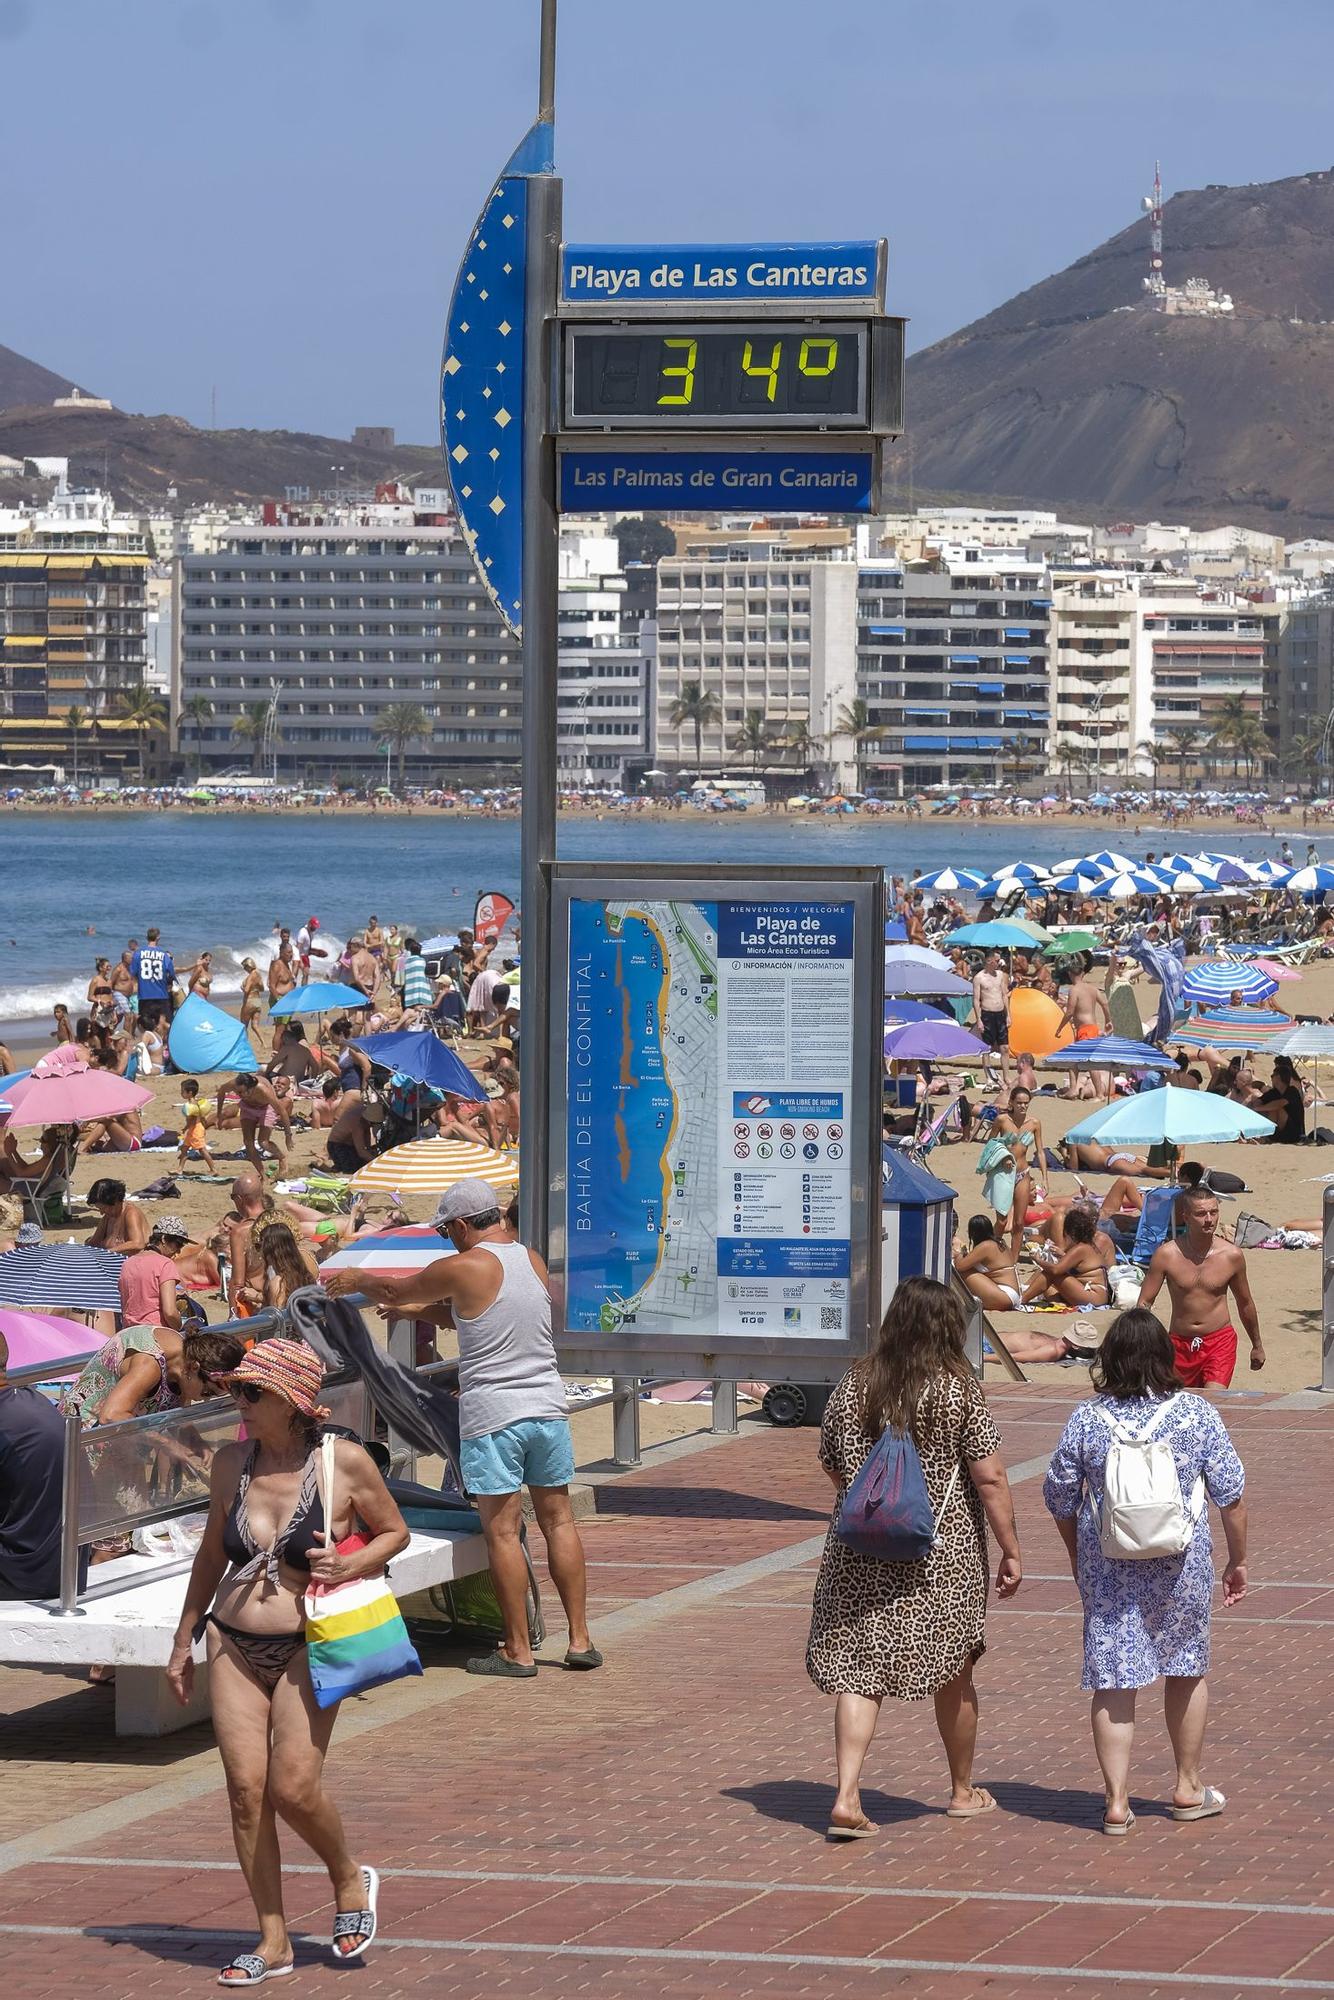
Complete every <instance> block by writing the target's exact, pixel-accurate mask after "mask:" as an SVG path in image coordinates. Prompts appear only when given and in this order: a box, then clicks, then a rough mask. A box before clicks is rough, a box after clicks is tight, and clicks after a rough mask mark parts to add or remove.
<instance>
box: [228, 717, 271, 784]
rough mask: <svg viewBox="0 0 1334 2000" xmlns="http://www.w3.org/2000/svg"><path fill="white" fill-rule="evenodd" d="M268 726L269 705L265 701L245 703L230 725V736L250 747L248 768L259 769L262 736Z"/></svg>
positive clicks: (261, 753) (262, 751)
mask: <svg viewBox="0 0 1334 2000" xmlns="http://www.w3.org/2000/svg"><path fill="white" fill-rule="evenodd" d="M268 726H269V704H268V702H266V701H251V702H247V703H246V705H245V707H244V708H243V709H242V710H241V713H240V714H239V715H238V716H237V718H236V720H235V722H234V723H233V724H232V735H233V736H234V737H235V738H236V740H237V742H238V743H248V744H249V745H250V768H251V770H252V771H257V770H258V769H259V764H260V759H261V757H262V756H263V755H264V736H265V732H266V731H267V729H268Z"/></svg>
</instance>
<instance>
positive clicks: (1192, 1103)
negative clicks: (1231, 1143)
mask: <svg viewBox="0 0 1334 2000" xmlns="http://www.w3.org/2000/svg"><path fill="white" fill-rule="evenodd" d="M1273 1131H1274V1126H1273V1124H1272V1122H1271V1121H1270V1120H1269V1119H1268V1118H1261V1117H1260V1115H1259V1113H1258V1112H1255V1111H1248V1110H1247V1109H1246V1107H1245V1105H1244V1104H1233V1103H1232V1102H1231V1101H1230V1099H1228V1098H1226V1097H1215V1096H1214V1095H1213V1093H1212V1092H1211V1091H1207V1090H1177V1089H1175V1088H1174V1087H1173V1086H1172V1085H1171V1084H1170V1083H1169V1084H1167V1085H1165V1086H1164V1088H1163V1089H1162V1090H1149V1091H1144V1092H1142V1093H1141V1094H1140V1095H1139V1096H1138V1097H1125V1098H1122V1100H1121V1102H1120V1103H1119V1104H1111V1105H1108V1106H1107V1108H1106V1109H1105V1110H1103V1111H1095V1112H1094V1113H1093V1115H1092V1117H1091V1118H1085V1119H1083V1120H1082V1121H1081V1122H1080V1123H1079V1124H1078V1125H1072V1126H1071V1127H1070V1130H1069V1131H1068V1132H1067V1133H1066V1135H1065V1136H1066V1138H1067V1139H1068V1140H1073V1141H1074V1142H1075V1143H1076V1144H1078V1143H1080V1142H1081V1141H1083V1140H1085V1139H1096V1140H1097V1141H1098V1143H1099V1144H1100V1145H1103V1146H1111V1145H1118V1146H1161V1145H1163V1144H1169V1145H1174V1146H1213V1145H1222V1144H1223V1143H1224V1142H1225V1141H1227V1140H1229V1139H1268V1138H1270V1137H1271V1136H1272V1135H1273Z"/></svg>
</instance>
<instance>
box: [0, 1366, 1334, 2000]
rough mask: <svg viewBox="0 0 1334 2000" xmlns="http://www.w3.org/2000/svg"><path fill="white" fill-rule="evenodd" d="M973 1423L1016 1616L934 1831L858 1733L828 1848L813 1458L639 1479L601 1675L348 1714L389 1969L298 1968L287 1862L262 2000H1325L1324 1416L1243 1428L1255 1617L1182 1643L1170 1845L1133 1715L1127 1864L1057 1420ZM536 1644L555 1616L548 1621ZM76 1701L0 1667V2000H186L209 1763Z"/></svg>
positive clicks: (1328, 1986) (1157, 1740) (1013, 1414)
mask: <svg viewBox="0 0 1334 2000" xmlns="http://www.w3.org/2000/svg"><path fill="white" fill-rule="evenodd" d="M989 1393H990V1394H991V1396H992V1400H993V1404H994V1407H995V1408H996V1411H997V1414H998V1417H999V1420H1000V1423H1001V1426H1002V1430H1003V1433H1004V1438H1005V1452H1006V1458H1007V1461H1008V1463H1009V1464H1010V1466H1011V1469H1012V1475H1013V1476H1014V1477H1015V1479H1016V1499H1017V1501H1018V1506H1019V1516H1020V1528H1021V1534H1022V1538H1023V1546H1024V1558H1025V1565H1026V1570H1027V1580H1026V1582H1025V1585H1024V1587H1023V1589H1022V1591H1021V1592H1020V1594H1019V1596H1018V1598H1017V1599H1016V1600H1015V1602H1014V1604H1013V1605H1012V1606H1011V1607H1007V1608H1003V1609H998V1610H995V1611H993V1613H992V1617H991V1620H990V1624H989V1638H990V1647H989V1651H988V1654H987V1657H986V1659H985V1660H984V1661H983V1663H982V1665H981V1667H980V1669H979V1686H980V1689H981V1695H982V1702H983V1715H982V1736H981V1754H980V1757H979V1763H978V1773H977V1775H978V1777H979V1780H980V1781H982V1782H984V1783H986V1784H988V1785H989V1786H990V1787H991V1788H992V1790H993V1791H994V1792H995V1793H996V1795H997V1798H998V1799H999V1801H1000V1803H1001V1805H1002V1807H1003V1811H1002V1812H1001V1813H999V1814H997V1815H996V1816H995V1818H993V1819H989V1820H984V1821H980V1822H974V1823H967V1822H964V1823H960V1822H955V1821H951V1820H947V1819H946V1818H945V1817H944V1814H943V1812H942V1810H941V1808H942V1806H943V1803H944V1798H945V1784H944V1781H943V1765H942V1759H941V1753H940V1749H939V1745H938V1743H937V1741H936V1737H935V1732H934V1729H933V1727H932V1722H931V1716H930V1711H929V1706H928V1705H926V1704H913V1705H904V1704H887V1705H886V1708H885V1711H884V1717H883V1722H882V1728H881V1734H880V1737H879V1739H878V1741H877V1743H876V1745H875V1747H874V1749H873V1751H872V1755H871V1761H870V1764H869V1766H868V1783H867V1787H866V1791H865V1800H866V1805H867V1809H868V1811H869V1812H870V1813H871V1815H872V1817H873V1818H874V1819H875V1820H876V1821H878V1822H879V1824H880V1825H881V1827H882V1829H883V1831H882V1834H881V1836H880V1838H879V1839H877V1840H875V1841H867V1842H864V1843H859V1844H857V1845H854V1846H844V1847H834V1846H829V1845H827V1844H826V1843H825V1841H824V1840H823V1838H822V1830H823V1827H824V1824H825V1820H826V1816H827V1809H828V1804H829V1799H830V1777H831V1745H830V1724H831V1708H832V1704H831V1703H830V1702H828V1701H827V1700H825V1699H824V1698H823V1697H821V1696H819V1695H818V1694H817V1693H816V1692H815V1691H814V1689H812V1688H811V1686H810V1684H809V1682H808V1681H807V1680H806V1677H805V1674H804V1672H803V1668H802V1653H803V1647H804V1643H805V1635H806V1615H807V1611H808V1607H809V1602H810V1593H811V1586H812V1581H813V1577H814V1570H815V1562H816V1558H817V1556H818V1552H819V1548H820V1542H821V1538H822V1534H823V1526H824V1521H825V1512H826V1506H827V1494H828V1486H827V1482H826V1481H825V1479H824V1476H823V1474H822V1473H821V1472H820V1471H819V1469H818V1467H817V1466H816V1464H815V1459H814V1451H815V1436H814V1433H813V1432H810V1431H798V1432H789V1433H781V1432H775V1431H772V1430H770V1429H769V1428H768V1427H767V1426H764V1425H760V1424H754V1423H746V1424H744V1425H743V1429H742V1435H741V1436H740V1437H739V1438H738V1439H733V1440H726V1441H714V1440H709V1439H706V1440H702V1441H699V1443H698V1444H695V1443H694V1441H692V1442H690V1443H687V1444H686V1445H673V1446H668V1447H664V1448H662V1449H660V1450H659V1451H658V1452H657V1453H655V1454H654V1455H653V1458H652V1462H651V1463H646V1464H645V1466H644V1468H643V1470H642V1471H640V1472H637V1473H635V1474H633V1475H629V1476H623V1477H621V1478H618V1479H615V1480H610V1479H609V1480H607V1481H606V1482H605V1483H604V1484H602V1486H601V1488H600V1494H599V1498H600V1502H601V1511H600V1512H599V1515H598V1517H597V1518H596V1519H595V1520H591V1521H588V1522H586V1523H585V1524H584V1529H585V1535H586V1541H587V1547H588V1553H589V1557H590V1561H591V1563H592V1565H593V1568H592V1572H591V1575H592V1580H593V1586H594V1603H595V1612H596V1616H595V1625H594V1629H595V1632H596V1635H597V1637H598V1638H599V1640H600V1641H601V1643H602V1644H603V1646H604V1648H605V1650H606V1652H607V1655H608V1664H607V1667H606V1669H605V1670H604V1671H603V1672H601V1673H598V1674H592V1675H587V1676H583V1675H572V1674H565V1673H562V1672H560V1671H559V1670H558V1667H557V1665H556V1664H555V1663H556V1662H557V1661H558V1660H559V1657H560V1652H561V1650H562V1647H563V1640H564V1633H563V1631H559V1630H558V1631H553V1633H552V1636H551V1640H550V1642H549V1644H548V1646H547V1648H546V1651H547V1654H548V1656H549V1660H550V1662H551V1665H550V1670H549V1671H546V1672H543V1673H542V1674H541V1675H540V1676H539V1678H538V1680H537V1681H536V1682H533V1683H526V1684H519V1685H515V1684H509V1685H500V1684H493V1683H488V1682H479V1681H475V1680H471V1679H469V1678H468V1677H467V1676H466V1675H465V1674H464V1673H463V1672H462V1671H461V1661H462V1657H463V1656H462V1654H461V1653H460V1652H459V1651H458V1650H457V1649H454V1648H437V1649H435V1650H434V1651H432V1652H431V1653H430V1655H429V1664H428V1671H427V1674H426V1677H425V1679H424V1680H423V1681H417V1682H411V1683H405V1684H400V1685H399V1686H396V1687H394V1688H390V1689H383V1690H381V1691H380V1692H379V1693H377V1694H375V1695H373V1696H371V1697H369V1698H368V1699H366V1700H364V1701H361V1702H357V1703H350V1704H348V1706H347V1707H346V1708H345V1710H344V1713H343V1715H342V1716H341V1717H340V1720H339V1725H338V1732H337V1735H336V1736H335V1740H334V1750H333V1757H332V1763H331V1782H332V1787H333V1790H334V1792H335V1794H336V1796H337V1797H338V1799H339V1801H340V1803H341V1804H342V1806H343V1808H344V1811H345V1814H346V1817H347V1820H348V1823H349V1828H350V1830H351V1833H352V1835H353V1842H354V1851H356V1852H357V1853H358V1854H360V1855H364V1857H365V1858H366V1859H367V1860H371V1861H374V1862H375V1863H376V1865H377V1866H378V1867H379V1868H380V1869H381V1871H382V1874H383V1876H384V1887H383V1891H382V1896H381V1905H380V1908H381V1921H382V1924H383V1926H384V1942H383V1943H382V1944H378V1945H377V1946H376V1947H375V1948H374V1949H373V1950H372V1952H371V1954H370V1956H369V1957H368V1959H366V1960H365V1961H363V1962H361V1963H360V1964H358V1965H356V1966H352V1967H342V1968H340V1967H336V1966H333V1965H332V1964H330V1963H329V1962H328V1954H327V1940H328V1934H329V1927H330V1923H331V1909H330V1902H329V1897H328V1893H327V1883H326V1881H325V1879H324V1877H323V1875H322V1874H321V1873H320V1872H319V1871H318V1870H317V1869H316V1868H315V1867H314V1865H313V1864H312V1863H311V1862H310V1861H309V1858H308V1857H307V1856H306V1854H305V1851H304V1850H303V1849H301V1848H300V1847H299V1845H298V1843H297V1842H296V1840H295V1838H294V1837H293V1836H285V1847H286V1851H287V1852H288V1854H289V1855H290V1857H291V1860H292V1862H293V1864H294V1866H293V1869H292V1871H291V1873H290V1874H289V1877H288V1880H289V1886H290V1897H289V1916H290V1918H291V1920H292V1922H293V1925H294V1928H295V1930H296V1932H297V1935H298V1938H299V1943H298V1975H297V1980H296V1981H294V1983H293V1985H292V1986H291V1987H290V1988H284V1991H285V1992H291V1993H297V1992H310V1993H312V1994H320V1995H324V1994H333V1993H335V1992H339V1993H343V1994H351V1993H356V1994H359V1995H366V1996H370V1995H375V1996H381V1995H398V1994H417V1993H421V1994H431V1995H437V1994H440V1995H449V1996H451V2000H470V1996H474V1995H475V1996H481V1995H495V1994H501V1995H508V1994H516V1995H523V1996H534V1995H536V1996H544V1995H548V1994H550V1995H566V1994H569V1995H574V1994H581V1995H593V1996H608V2000H619V1996H638V1995H641V1994H642V1995H649V1994H654V1995H658V1994H663V1993H670V1994H672V1995H673V1996H693V1995H697V1994H700V1995H702V1994H711V1995H714V1994H723V1993H725V1994H726V1995H727V1996H728V2000H744V1996H747V1995H757V1996H764V2000H789V1996H797V1995H819V1996H829V1997H830V2000H835V1996H844V1995H847V1996H853V1995H856V1996H858V2000H865V1996H866V1995H867V1994H871V1993H881V1992H883V1993H895V1994H907V1995H912V1996H925V1995H932V1996H941V2000H945V1996H948V2000H975V1996H980V1995H983V1994H985V1995H986V1996H987V1997H988V2000H1012V1996H1020V1995H1025V1996H1026V1995H1034V1996H1039V2000H1064V1996H1075V1995H1079V1996H1085V2000H1087V1997H1088V1996H1091V1995H1094V1994H1099V1993H1107V1992H1112V1991H1115V1992H1117V1993H1126V1994H1132V1993H1133V1994H1138V1995H1161V1996H1172V2000H1177V1997H1178V1996H1193V1995H1197V1994H1198V1995H1202V1996H1204V1995H1210V1996H1213V1995H1217V1996H1226V1995H1229V1994H1235V1995H1237V1996H1239V2000H1257V1996H1259V1995H1270V1994H1279V1993H1295V1994H1296V1993H1310V1994H1330V1995H1334V1860H1332V1859H1331V1842H1330V1835H1331V1812H1330V1804H1329V1799H1330V1783H1329V1774H1330V1771H1331V1769H1332V1768H1334V1756H1332V1754H1331V1753H1332V1752H1334V1723H1332V1722H1331V1717H1332V1716H1334V1647H1331V1643H1330V1641H1331V1639H1332V1638H1334V1550H1331V1547H1330V1541H1331V1537H1330V1525H1331V1521H1334V1454H1332V1453H1331V1446H1332V1445H1334V1409H1327V1408H1325V1407H1322V1406H1319V1405H1318V1404H1317V1403H1316V1400H1315V1399H1314V1398H1306V1397H1299V1398H1286V1399H1272V1398H1270V1399H1265V1398H1261V1397H1250V1396H1247V1397H1242V1398H1238V1399H1235V1400H1233V1401H1232V1402H1230V1403H1229V1405H1228V1406H1227V1409H1226V1415H1227V1420H1228V1422H1229V1425H1230V1427H1231V1429H1232V1432H1233V1435H1234V1437H1235V1439H1236V1441H1237V1444H1238V1447H1239V1449H1240V1451H1241V1454H1242V1456H1243V1458H1244V1459H1245V1461H1246V1464H1247V1470H1248V1473H1249V1492H1250V1498H1251V1502H1252V1552H1253V1561H1252V1565H1251V1574H1252V1577H1253V1578H1254V1579H1255V1581H1254V1584H1253V1587H1252V1592H1251V1595H1250V1597H1249V1598H1248V1599H1247V1600H1246V1602H1245V1603H1244V1604H1242V1605H1241V1606H1239V1607H1238V1608H1237V1610H1236V1611H1234V1612H1231V1613H1225V1612H1222V1611H1220V1612H1219V1614H1218V1616H1217V1619H1216V1622H1215V1645H1214V1659H1215V1671H1214V1674H1213V1676H1212V1687H1213V1691H1214V1702H1215V1709H1214V1716H1215V1720H1214V1726H1213V1729H1212V1731H1211V1736H1210V1756H1209V1776H1210V1778H1211V1779H1212V1780H1213V1782H1214V1783H1216V1784H1218V1785H1220V1786H1221V1787H1222V1788H1223V1789H1224V1790H1225V1791H1226V1792H1227V1794H1228V1801H1229V1803H1228V1810H1227V1813H1226V1815H1225V1816H1224V1817H1223V1818H1221V1819H1217V1820H1212V1821H1208V1822H1204V1823H1201V1824H1197V1825H1183V1826H1179V1825H1177V1824H1175V1823H1174V1822H1173V1821H1172V1820H1170V1819H1169V1818H1168V1817H1167V1813H1166V1810H1165V1807H1164V1805H1163V1804H1162V1801H1163V1799H1164V1797H1165V1795H1166V1792H1167V1791H1168V1789H1169V1787H1170V1773H1171V1767H1170V1763H1169V1761H1168V1758H1167V1755H1166V1742H1165V1738H1164V1737H1163V1735H1162V1733H1161V1723H1160V1719H1159V1716H1158V1714H1157V1713H1156V1703H1155V1701H1154V1699H1153V1697H1152V1695H1150V1696H1148V1697H1146V1698H1144V1699H1143V1700H1142V1704H1141V1709H1142V1724H1141V1736H1140V1745H1139V1754H1138V1756H1137V1759H1136V1783H1135V1786H1134V1799H1135V1809H1136V1812H1137V1813H1138V1815H1139V1823H1138V1825H1137V1826H1136V1828H1135V1830H1134V1832H1133V1834H1132V1835H1131V1837H1130V1839H1128V1840H1124V1841H1109V1840H1105V1839H1103V1838H1102V1837H1101V1836H1100V1834H1099V1833H1098V1831H1097V1829H1098V1825H1099V1821H1100V1817H1101V1793H1100V1789H1099V1786H1098V1783H1097V1772H1096V1766H1095V1764H1094V1761H1093V1756H1092V1750H1091V1746H1090V1742H1089V1737H1088V1728H1087V1703H1086V1698H1085V1697H1084V1696H1083V1695H1081V1694H1080V1692H1079V1688H1078V1678H1079V1656H1080V1630H1079V1621H1078V1606H1077V1599H1076V1596H1075V1593H1074V1589H1073V1585H1072V1584H1071V1582H1070V1579H1069V1576H1068V1574H1066V1573H1064V1561H1063V1555H1062V1551H1061V1548H1060V1544H1059V1542H1058V1541H1057V1538H1056V1536H1055V1533H1054V1531H1053V1530H1052V1529H1051V1527H1050V1524H1049V1523H1048V1521H1047V1517H1046V1515H1045V1513H1044V1511H1043V1509H1042V1507H1041V1501H1040V1495H1039V1487H1040V1483H1041V1472H1042V1469H1043V1468H1044V1467H1045V1464H1046V1459H1047V1455H1048V1453H1049V1451H1050V1448H1051V1446H1052V1444H1053V1442H1054V1440H1055V1438H1056V1437H1057V1435H1058V1433H1059V1430H1060V1426H1061V1423H1062V1421H1063V1418H1064V1415H1065V1412H1066V1409H1067V1408H1068V1402H1069V1398H1068V1396H1066V1395H1062V1394H1049V1393H1038V1392H1034V1391H1031V1390H1025V1389H1022V1388H1009V1389H1006V1388H998V1389H995V1390H992V1391H990V1392H989ZM551 1603H552V1604H553V1606H554V1597H553V1598H552V1599H551ZM110 1729H111V1706H110V1698H109V1696H108V1695H107V1694H106V1693H105V1692H103V1691H100V1690H95V1689H92V1688H90V1687H87V1686H86V1685H83V1684H82V1683H79V1682H75V1681H72V1680H70V1679H67V1678H64V1677H57V1676H42V1675H37V1674H30V1673H23V1672H13V1671H9V1670H4V1669H0V1759H2V1760H3V1764H2V1769H0V1869H2V1870H3V1872H4V1876H5V1889H6V1892H7V1893H6V1894H5V1896H4V1911H3V1916H4V1919H5V1920H4V1921H3V1922H0V1933H3V1944H4V1949H5V1959H6V1963H5V1988H6V1990H7V1992H8V1993H9V1994H12V1995H14V1996H16V2000H18V1996H21V2000H57V1996H59V2000H67V1996H68V1997H69V2000H75V1996H77V2000H98V1996H102V1995H115V1996H117V2000H120V1996H123V1995H126V1994H129V1993H140V1992H145V1993H152V1994H157V1995H163V1994H165V1995H176V1994H188V1993H193V1992H200V1993H202V1992H203V1991H204V1990H205V1988H206V1987H207V1986H210V1983H211V1980H212V1978H213V1976H214V1974H215V1972H216V1968H217V1967H218V1966H219V1965H220V1964H221V1963H223V1962H224V1961H225V1960H226V1959H227V1958H228V1957H229V1956H230V1955H231V1953H232V1952H233V1951H235V1950H238V1949H249V1948H250V1945H251V1942H252V1931H251V1928H250V1924H251V1917H250V1912H249V1906H248V1902H247V1899H246V1896H245V1893H244V1889H243V1886H242V1883H241V1879H240V1876H239V1874H238V1872H237V1870H236V1867H235V1864H234V1862H233V1860H232V1856H231V1844H230V1836H229V1831H228V1823H227V1815H226V1809H225V1802H224V1798H223V1794H222V1789H221V1784H220V1772H219V1766H218V1762H217V1758H216V1755H215V1753H214V1752H213V1750H212V1747H211V1739H210V1737H209V1734H208V1731H207V1730H206V1729H197V1730H194V1731H191V1732H189V1733H187V1734H185V1735H182V1736H179V1737H176V1738H173V1739H171V1740H170V1741H169V1742H167V1743H166V1744H164V1745H155V1746H148V1747H146V1748H144V1747H139V1746H135V1745H124V1744H119V1745H118V1744H116V1742H115V1739H114V1738H113V1737H112V1736H111V1733H110Z"/></svg>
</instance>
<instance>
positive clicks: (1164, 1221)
mask: <svg viewBox="0 0 1334 2000" xmlns="http://www.w3.org/2000/svg"><path fill="white" fill-rule="evenodd" d="M1180 1192H1181V1189H1180V1188H1179V1187H1178V1186H1177V1184H1176V1182H1175V1181H1172V1182H1171V1183H1169V1185H1168V1186H1167V1187H1156V1188H1149V1189H1148V1190H1147V1191H1146V1193H1145V1196H1144V1206H1143V1208H1142V1209H1141V1210H1140V1216H1139V1228H1138V1229H1137V1230H1136V1231H1135V1241H1134V1244H1133V1246H1132V1248H1131V1252H1130V1261H1131V1263H1132V1264H1141V1265H1147V1264H1148V1261H1149V1259H1150V1258H1151V1257H1152V1255H1153V1253H1154V1251H1155V1250H1156V1249H1158V1247H1159V1245H1160V1244H1163V1243H1165V1242H1166V1241H1167V1237H1168V1232H1169V1231H1170V1229H1171V1227H1172V1211H1173V1209H1174V1208H1175V1207H1176V1198H1177V1196H1178V1195H1179V1194H1180Z"/></svg>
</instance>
